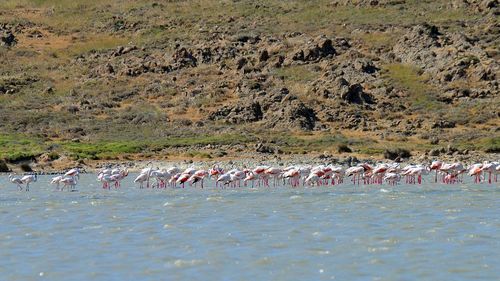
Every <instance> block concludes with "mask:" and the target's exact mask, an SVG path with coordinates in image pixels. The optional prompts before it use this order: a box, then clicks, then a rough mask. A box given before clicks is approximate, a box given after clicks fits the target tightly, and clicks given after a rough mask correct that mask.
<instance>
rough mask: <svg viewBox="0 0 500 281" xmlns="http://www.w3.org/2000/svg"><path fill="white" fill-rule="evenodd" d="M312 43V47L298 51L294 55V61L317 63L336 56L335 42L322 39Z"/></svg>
mask: <svg viewBox="0 0 500 281" xmlns="http://www.w3.org/2000/svg"><path fill="white" fill-rule="evenodd" d="M316 41H317V42H316V43H312V44H311V46H310V47H307V48H305V49H301V50H298V51H296V52H295V53H294V54H293V55H292V60H293V61H302V62H316V61H319V60H321V59H324V58H328V57H332V56H335V55H336V51H335V48H334V47H333V41H332V40H331V39H325V38H320V39H318V40H316Z"/></svg>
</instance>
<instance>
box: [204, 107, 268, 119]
mask: <svg viewBox="0 0 500 281" xmlns="http://www.w3.org/2000/svg"><path fill="white" fill-rule="evenodd" d="M262 118H263V113H262V108H261V106H260V104H259V103H258V102H252V103H251V104H250V105H248V106H239V105H238V106H234V107H229V106H225V107H223V108H221V109H219V110H217V111H215V112H213V113H212V114H210V115H209V117H208V119H209V120H225V121H226V122H228V123H231V124H242V123H250V122H256V121H259V120H262Z"/></svg>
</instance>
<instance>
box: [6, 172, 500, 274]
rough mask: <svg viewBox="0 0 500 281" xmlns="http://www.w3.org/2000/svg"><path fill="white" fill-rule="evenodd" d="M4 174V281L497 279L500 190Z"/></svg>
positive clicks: (488, 187)
mask: <svg viewBox="0 0 500 281" xmlns="http://www.w3.org/2000/svg"><path fill="white" fill-rule="evenodd" d="M49 178H50V177H48V176H41V177H40V178H39V180H38V182H37V183H35V184H34V185H33V186H32V187H31V191H30V192H24V191H22V192H21V191H19V190H17V189H16V188H15V186H13V185H11V184H10V183H8V181H7V176H1V177H0V223H1V225H0V276H1V277H0V280H180V279H182V280H255V281H257V280H499V279H500V258H499V256H500V186H499V185H498V184H491V185H488V184H482V185H473V184H459V185H439V184H424V185H422V186H405V185H400V186H396V187H389V186H387V185H384V186H377V185H374V186H356V187H354V186H352V185H343V186H335V187H320V188H308V189H306V188H298V189H292V188H288V187H287V188H270V189H266V188H256V189H250V188H241V189H237V190H235V189H226V190H215V189H214V188H209V189H204V190H200V189H198V188H196V189H195V188H186V189H171V188H169V189H166V190H151V189H144V190H139V189H138V188H137V187H135V186H134V184H133V183H132V179H133V178H134V176H133V175H132V176H129V178H128V179H127V180H126V181H124V183H123V186H122V188H120V189H118V190H111V191H109V190H103V189H101V188H100V186H99V184H98V183H97V182H96V181H95V175H83V177H82V180H81V181H80V183H79V186H78V189H79V191H78V192H66V191H65V192H55V191H54V187H53V186H49V185H48V184H47V182H48V181H49Z"/></svg>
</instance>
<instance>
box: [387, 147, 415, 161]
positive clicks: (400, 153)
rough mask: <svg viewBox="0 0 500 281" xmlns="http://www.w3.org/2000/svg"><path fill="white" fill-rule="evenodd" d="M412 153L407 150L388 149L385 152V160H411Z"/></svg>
mask: <svg viewBox="0 0 500 281" xmlns="http://www.w3.org/2000/svg"><path fill="white" fill-rule="evenodd" d="M410 157H411V153H410V151H409V150H407V149H403V148H396V149H394V150H393V149H386V150H385V152H384V158H385V159H390V160H396V159H397V158H410Z"/></svg>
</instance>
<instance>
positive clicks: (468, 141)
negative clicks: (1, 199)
mask: <svg viewBox="0 0 500 281" xmlns="http://www.w3.org/2000/svg"><path fill="white" fill-rule="evenodd" d="M498 13H499V8H498V1H496V0H493V1H492V0H489V1H472V0H468V1H465V0H459V1H413V0H406V1H405V0H403V1H373V0H372V1H361V0H357V1H355V0H352V1H348V0H337V1H331V0H330V1H321V0H318V1H274V0H272V1H246V0H242V1H148V0H140V1H132V0H123V1H116V0H115V1H113V0H102V1H87V0H85V1H84V0H72V1H68V0H45V1H44V0H31V1H30V0H21V1H19V0H6V1H2V3H0V36H1V37H2V38H1V42H2V43H1V45H2V46H1V47H0V58H1V61H2V64H1V65H0V120H1V122H0V126H1V131H2V132H3V133H2V135H0V143H2V148H0V158H6V159H7V160H8V161H12V162H15V161H19V160H24V159H30V158H33V157H38V158H39V159H40V158H41V159H44V160H45V161H49V162H50V160H53V159H55V158H58V157H59V156H68V157H70V158H71V159H85V158H88V159H121V158H127V157H139V158H143V157H152V156H155V155H156V156H159V155H162V156H165V155H170V157H177V156H185V157H201V158H203V157H208V158H210V157H221V156H225V155H226V153H229V155H231V153H238V152H243V151H253V150H254V145H255V144H256V143H260V142H262V143H264V144H263V145H259V148H258V150H259V151H270V152H273V151H274V152H276V153H285V154H287V153H292V154H296V153H307V152H317V153H322V152H324V151H327V152H328V153H336V152H337V146H338V145H339V144H347V145H348V146H350V148H351V149H353V150H354V153H356V154H360V155H365V156H366V155H373V156H376V157H381V156H382V153H383V152H384V150H385V149H388V148H395V147H401V148H406V149H410V150H413V151H417V152H415V154H419V153H424V152H425V151H428V150H431V149H434V151H432V154H433V155H435V154H438V153H439V151H438V150H437V149H439V148H440V147H442V146H446V145H448V144H450V145H451V146H453V147H456V148H458V152H455V154H457V153H458V154H463V153H467V151H465V152H464V151H463V150H464V149H467V150H478V151H487V152H498V151H499V149H500V148H499V147H500V140H499V136H500V133H499V126H498V125H499V124H500V122H499V121H500V112H499V110H498V109H499V108H500V106H499V105H500V95H499V88H498V73H499V69H500V68H499V63H498V61H499V53H498V46H499V39H498V38H499V23H498V20H497V17H498ZM453 151H454V149H451V153H453Z"/></svg>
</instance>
